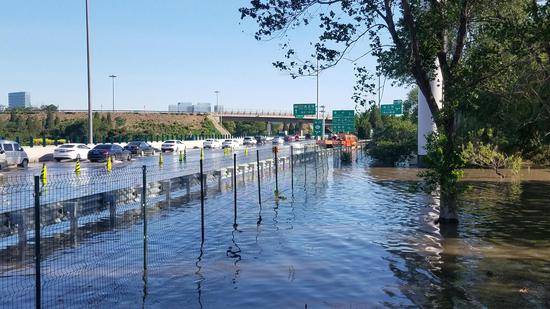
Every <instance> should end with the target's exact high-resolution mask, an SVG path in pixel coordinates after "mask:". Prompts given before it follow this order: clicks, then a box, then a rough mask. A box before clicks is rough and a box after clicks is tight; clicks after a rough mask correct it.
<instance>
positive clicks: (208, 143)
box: [202, 139, 222, 149]
mask: <svg viewBox="0 0 550 309" xmlns="http://www.w3.org/2000/svg"><path fill="white" fill-rule="evenodd" d="M202 147H203V148H206V149H208V148H210V149H213V148H221V147H222V142H221V141H219V140H217V139H207V140H205V141H204V142H203V143H202Z"/></svg>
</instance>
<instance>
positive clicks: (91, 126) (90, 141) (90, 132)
mask: <svg viewBox="0 0 550 309" xmlns="http://www.w3.org/2000/svg"><path fill="white" fill-rule="evenodd" d="M89 9H90V8H89V3H88V0H86V68H87V78H88V144H93V143H94V124H93V118H92V81H91V78H90V25H89V20H88V11H89Z"/></svg>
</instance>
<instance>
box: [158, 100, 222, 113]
mask: <svg viewBox="0 0 550 309" xmlns="http://www.w3.org/2000/svg"><path fill="white" fill-rule="evenodd" d="M219 108H220V106H218V105H216V106H215V107H214V111H215V112H216V111H217V110H218V109H219ZM168 111H169V112H171V113H187V114H192V113H211V112H212V104H210V103H197V104H193V103H191V102H178V104H177V105H174V104H171V105H168Z"/></svg>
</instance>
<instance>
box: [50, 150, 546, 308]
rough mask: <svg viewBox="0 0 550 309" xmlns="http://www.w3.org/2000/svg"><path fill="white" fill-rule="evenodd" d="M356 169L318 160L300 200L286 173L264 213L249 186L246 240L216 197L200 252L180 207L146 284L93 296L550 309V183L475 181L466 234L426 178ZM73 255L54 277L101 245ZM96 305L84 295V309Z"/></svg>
mask: <svg viewBox="0 0 550 309" xmlns="http://www.w3.org/2000/svg"><path fill="white" fill-rule="evenodd" d="M358 161H359V162H358V163H354V164H353V165H348V166H346V165H341V164H339V163H338V162H336V161H334V162H333V164H330V166H329V165H326V166H325V165H324V164H323V165H319V166H318V170H317V173H315V172H314V170H313V169H312V168H313V166H314V164H315V163H314V162H312V163H311V164H310V165H308V169H307V172H306V170H305V169H304V168H303V166H300V167H299V168H298V167H297V168H296V170H295V179H294V181H295V182H294V192H293V193H294V194H293V196H292V193H291V191H289V189H290V178H289V170H286V171H281V174H280V176H281V178H282V179H280V180H279V186H280V188H281V191H282V194H284V195H285V196H288V198H287V199H279V200H275V199H273V198H269V197H273V188H274V183H273V179H272V178H269V177H268V178H265V179H263V183H262V188H263V190H262V200H263V203H262V206H261V208H260V207H259V205H258V202H257V200H258V192H257V183H256V182H255V180H251V182H250V183H248V184H247V186H245V187H242V189H239V190H240V191H239V198H238V208H239V222H238V229H237V228H233V226H232V223H233V222H232V218H233V217H232V215H233V214H232V209H233V207H232V192H231V191H229V192H222V193H219V194H209V195H208V198H207V201H206V205H205V208H206V213H207V216H206V218H205V222H206V228H205V230H206V231H205V232H206V236H205V239H206V240H205V242H204V243H200V241H199V240H200V237H199V235H200V233H199V231H200V223H199V221H198V218H199V216H198V210H197V209H198V203H197V202H196V201H191V202H190V204H189V205H187V206H186V207H180V208H178V207H177V203H178V201H173V202H172V205H174V206H175V207H171V208H169V209H167V210H161V211H159V212H158V213H156V214H155V215H151V216H150V218H151V219H150V220H151V222H150V224H149V225H148V229H149V231H150V235H149V242H150V250H151V254H150V258H149V259H150V263H151V265H150V267H149V268H148V272H147V278H146V279H147V285H146V286H145V285H144V286H141V287H137V288H136V287H135V286H134V285H127V286H126V289H125V291H124V293H123V294H121V293H122V292H120V290H119V291H118V292H117V291H114V290H108V289H107V290H105V289H103V288H101V287H98V286H94V285H92V286H90V287H88V289H89V290H90V291H92V292H93V293H96V294H99V295H102V296H103V299H102V300H101V301H99V302H98V303H99V304H100V305H101V307H107V306H110V305H113V306H114V305H116V306H127V307H138V306H140V305H141V304H140V299H139V298H140V297H139V296H140V295H141V293H140V292H141V291H146V297H145V299H144V303H143V306H144V307H186V308H203V307H204V308H218V307H224V306H228V305H230V306H232V307H237V308H258V307H261V308H288V307H300V308H303V307H306V306H307V307H308V308H318V307H337V308H339V307H346V308H347V307H352V308H356V307H361V308H363V307H367V308H370V307H409V306H411V307H415V306H421V307H436V308H449V307H459V308H460V307H466V306H473V307H476V308H477V307H489V308H504V307H517V308H523V307H540V308H542V307H549V306H550V303H549V301H550V292H549V290H550V289H548V286H550V215H548V213H549V210H550V209H549V207H550V205H549V203H550V202H549V201H550V178H549V179H547V180H546V181H543V180H544V179H539V180H534V179H532V178H527V179H528V181H517V180H516V181H496V180H492V179H489V178H486V179H485V178H483V177H486V175H481V174H479V173H478V174H475V172H473V173H472V174H470V178H467V179H468V181H466V182H465V184H466V185H468V186H469V190H467V191H466V192H465V193H463V194H462V195H461V196H460V201H459V205H460V208H459V216H460V220H461V223H460V224H459V225H458V226H457V227H454V228H453V227H448V226H442V227H440V226H439V225H436V224H434V220H435V218H437V216H438V204H439V200H438V198H437V197H436V196H431V195H427V194H425V193H422V192H418V191H415V190H411V188H414V187H415V186H414V185H415V184H416V181H417V178H416V176H415V175H416V173H417V171H415V170H413V169H398V168H390V169H384V168H370V167H368V166H367V165H366V164H365V161H364V160H363V159H360V160H358ZM321 164H322V163H321ZM306 173H307V175H306ZM537 173H538V174H537V175H538V176H537V177H538V178H541V177H544V175H546V171H544V170H542V171H538V172H537ZM316 175H317V177H316ZM272 176H273V175H272ZM272 176H270V177H272ZM487 177H488V176H487ZM530 177H533V176H532V175H531V176H530ZM304 188H307V189H306V190H304ZM291 196H292V197H291ZM260 218H262V219H261V220H260ZM132 226H133V227H132ZM98 233H101V232H98ZM139 233H141V226H139V224H137V223H129V225H128V226H125V227H124V228H123V229H120V230H116V231H109V235H102V237H101V244H102V245H103V246H105V247H107V248H116V247H117V246H119V245H120V242H121V240H124V239H127V237H126V238H124V237H122V235H127V234H136V235H138V236H139ZM136 239H137V240H139V237H136ZM133 245H134V246H139V241H137V242H136V243H134V244H133ZM76 246H78V248H77V249H78V250H73V251H71V252H70V254H66V255H65V256H64V254H58V255H56V260H57V264H56V263H53V262H52V261H45V264H46V265H47V267H48V269H47V270H48V271H53V270H54V269H55V267H56V265H64V264H63V263H62V262H61V261H62V260H63V259H64V258H66V259H68V260H69V261H70V260H71V258H72V260H75V259H74V256H75V255H76V256H78V255H80V254H89V253H90V252H91V251H90V250H89V249H88V248H91V247H93V244H91V241H90V240H89V239H87V238H82V239H80V240H79V243H78V245H76ZM137 248H138V250H135V251H136V252H139V247H137ZM93 252H94V254H98V256H101V254H102V253H101V252H98V251H97V250H96V251H93ZM69 256H72V257H69ZM111 256H112V255H111ZM113 258H115V257H113ZM141 263H142V259H141V258H140V254H133V255H129V256H126V257H125V259H124V265H122V264H119V263H117V264H116V265H121V269H123V270H127V269H132V270H135V269H137V270H140V269H141V267H142V264H141ZM73 267H74V268H77V266H76V265H73ZM46 273H48V272H46ZM120 273H121V274H120V276H124V272H123V271H121V272H120ZM79 276H81V277H80V278H79ZM88 276H93V273H92V272H90V273H86V272H80V273H78V275H77V276H74V277H67V278H65V281H64V282H71V281H78V280H82V278H84V277H85V278H88ZM111 276H113V277H114V276H115V275H114V274H113V275H111ZM57 284H60V285H61V284H65V283H62V282H57ZM67 284H68V283H67ZM145 287H146V290H145ZM133 288H136V290H137V289H142V290H141V291H136V292H134V290H133ZM136 296H137V297H136ZM67 297H68V296H67ZM71 304H73V303H71ZM86 304H89V300H88V299H86V298H85V297H83V298H82V302H81V303H78V302H77V303H76V305H75V306H78V305H80V306H85V305H86Z"/></svg>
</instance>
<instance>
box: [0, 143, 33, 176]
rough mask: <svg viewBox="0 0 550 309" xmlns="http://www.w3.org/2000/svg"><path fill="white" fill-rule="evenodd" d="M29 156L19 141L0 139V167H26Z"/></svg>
mask: <svg viewBox="0 0 550 309" xmlns="http://www.w3.org/2000/svg"><path fill="white" fill-rule="evenodd" d="M28 164H29V156H28V155H27V153H26V152H25V150H23V148H21V146H19V143H17V142H14V141H8V140H3V139H0V169H3V168H4V167H8V166H11V165H17V166H21V167H27V165H28Z"/></svg>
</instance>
